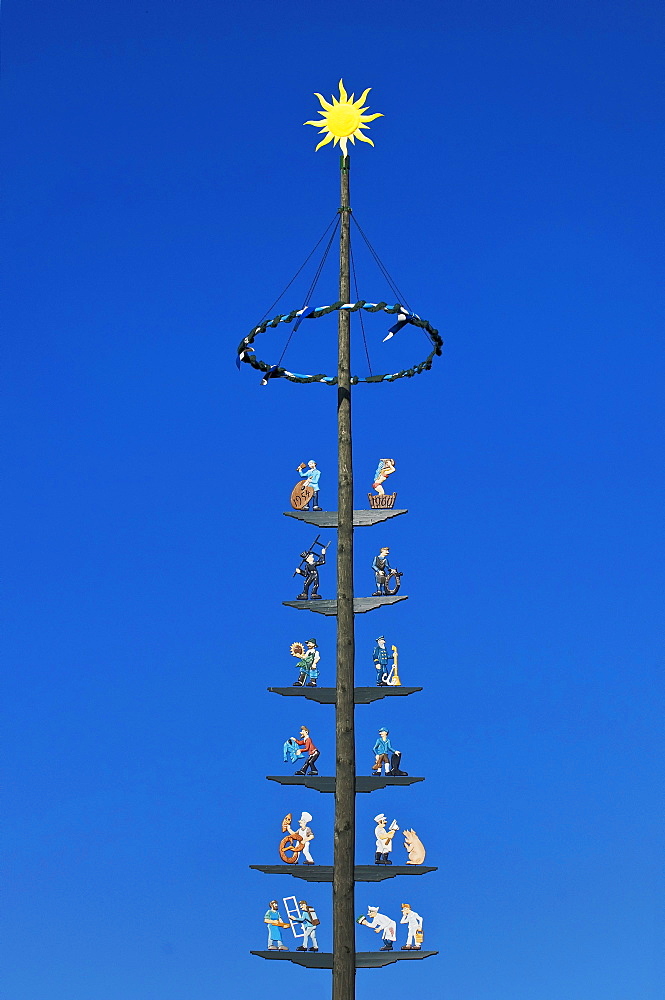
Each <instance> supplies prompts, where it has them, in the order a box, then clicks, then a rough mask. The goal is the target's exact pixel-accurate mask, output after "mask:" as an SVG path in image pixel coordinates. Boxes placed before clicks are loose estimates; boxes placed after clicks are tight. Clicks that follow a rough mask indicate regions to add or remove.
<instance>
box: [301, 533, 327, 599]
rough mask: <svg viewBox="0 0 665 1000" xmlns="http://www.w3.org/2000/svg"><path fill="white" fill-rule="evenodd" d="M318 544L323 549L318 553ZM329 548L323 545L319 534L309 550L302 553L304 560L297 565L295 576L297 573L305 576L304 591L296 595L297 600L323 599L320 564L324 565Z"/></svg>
mask: <svg viewBox="0 0 665 1000" xmlns="http://www.w3.org/2000/svg"><path fill="white" fill-rule="evenodd" d="M316 545H319V546H320V547H321V551H320V552H319V553H318V554H317V552H315V550H314V546H316ZM327 548H328V546H327V545H321V542H320V541H319V536H318V535H317V537H316V538H315V539H314V541H313V542H312V544H311V545H310V547H309V549H308V550H307V552H301V553H300V558H301V560H302V562H301V563H300V566H296V568H295V571H294V576H295V575H296V574H298V575H299V576H304V577H305V581H304V583H303V586H302V591H301V592H300V593H299V594H298V596H297V597H296V601H309V600H311V601H320V600H321V595H320V594H319V566H323V565H324V564H325V561H326V549H327ZM310 589H311V591H312V593H311V597H310V593H309V592H310Z"/></svg>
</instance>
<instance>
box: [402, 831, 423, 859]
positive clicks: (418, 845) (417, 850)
mask: <svg viewBox="0 0 665 1000" xmlns="http://www.w3.org/2000/svg"><path fill="white" fill-rule="evenodd" d="M402 832H403V834H404V846H405V847H406V850H407V852H408V855H409V860H408V861H407V865H422V863H423V861H424V860H425V845H424V844H423V842H422V840H421V839H420V837H419V836H418V834H417V833H416V831H415V830H403V831H402Z"/></svg>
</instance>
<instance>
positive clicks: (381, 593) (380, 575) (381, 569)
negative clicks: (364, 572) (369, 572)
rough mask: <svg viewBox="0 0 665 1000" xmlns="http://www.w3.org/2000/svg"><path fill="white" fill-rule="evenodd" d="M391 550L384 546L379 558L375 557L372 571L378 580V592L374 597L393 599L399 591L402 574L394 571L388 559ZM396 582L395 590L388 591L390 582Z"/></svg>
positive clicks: (396, 570) (375, 592) (376, 591)
mask: <svg viewBox="0 0 665 1000" xmlns="http://www.w3.org/2000/svg"><path fill="white" fill-rule="evenodd" d="M389 552H390V549H389V548H388V547H387V546H384V548H382V549H381V550H380V551H379V554H378V556H374V561H373V562H372V569H373V570H374V576H375V578H376V590H375V591H374V593H373V594H372V597H393V596H394V595H395V594H396V593H397V591H398V590H399V585H400V577H401V575H402V574H401V573H400V571H399V570H398V569H393V568H392V567H391V565H390V561H389V559H388V553H389ZM391 579H392V580H394V584H393V589H392V590H389V589H388V581H389V580H391Z"/></svg>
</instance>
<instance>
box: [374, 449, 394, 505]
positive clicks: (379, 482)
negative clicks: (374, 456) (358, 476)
mask: <svg viewBox="0 0 665 1000" xmlns="http://www.w3.org/2000/svg"><path fill="white" fill-rule="evenodd" d="M394 471H395V460H394V459H393V458H380V459H379V465H378V468H377V470H376V472H375V473H374V482H373V483H372V489H374V490H376V492H377V493H378V494H379V496H385V492H386V491H385V490H384V488H383V484H384V483H385V481H386V479H387V478H388V476H391V475H392V474H393V472H394Z"/></svg>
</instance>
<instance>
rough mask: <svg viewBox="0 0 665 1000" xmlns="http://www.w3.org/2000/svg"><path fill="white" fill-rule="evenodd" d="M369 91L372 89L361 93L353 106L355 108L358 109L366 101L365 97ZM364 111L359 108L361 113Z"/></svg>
mask: <svg viewBox="0 0 665 1000" xmlns="http://www.w3.org/2000/svg"><path fill="white" fill-rule="evenodd" d="M371 89H372V88H371V87H368V88H367V90H365V91H363V94H362V97H359V98H358V100H357V101H356V103H355V106H356V107H357V108H360V105H361V104H364V103H365V99H366V97H367V95H368V94H369V92H370V90H371ZM364 110H365V109H364V108H361V111H364Z"/></svg>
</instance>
